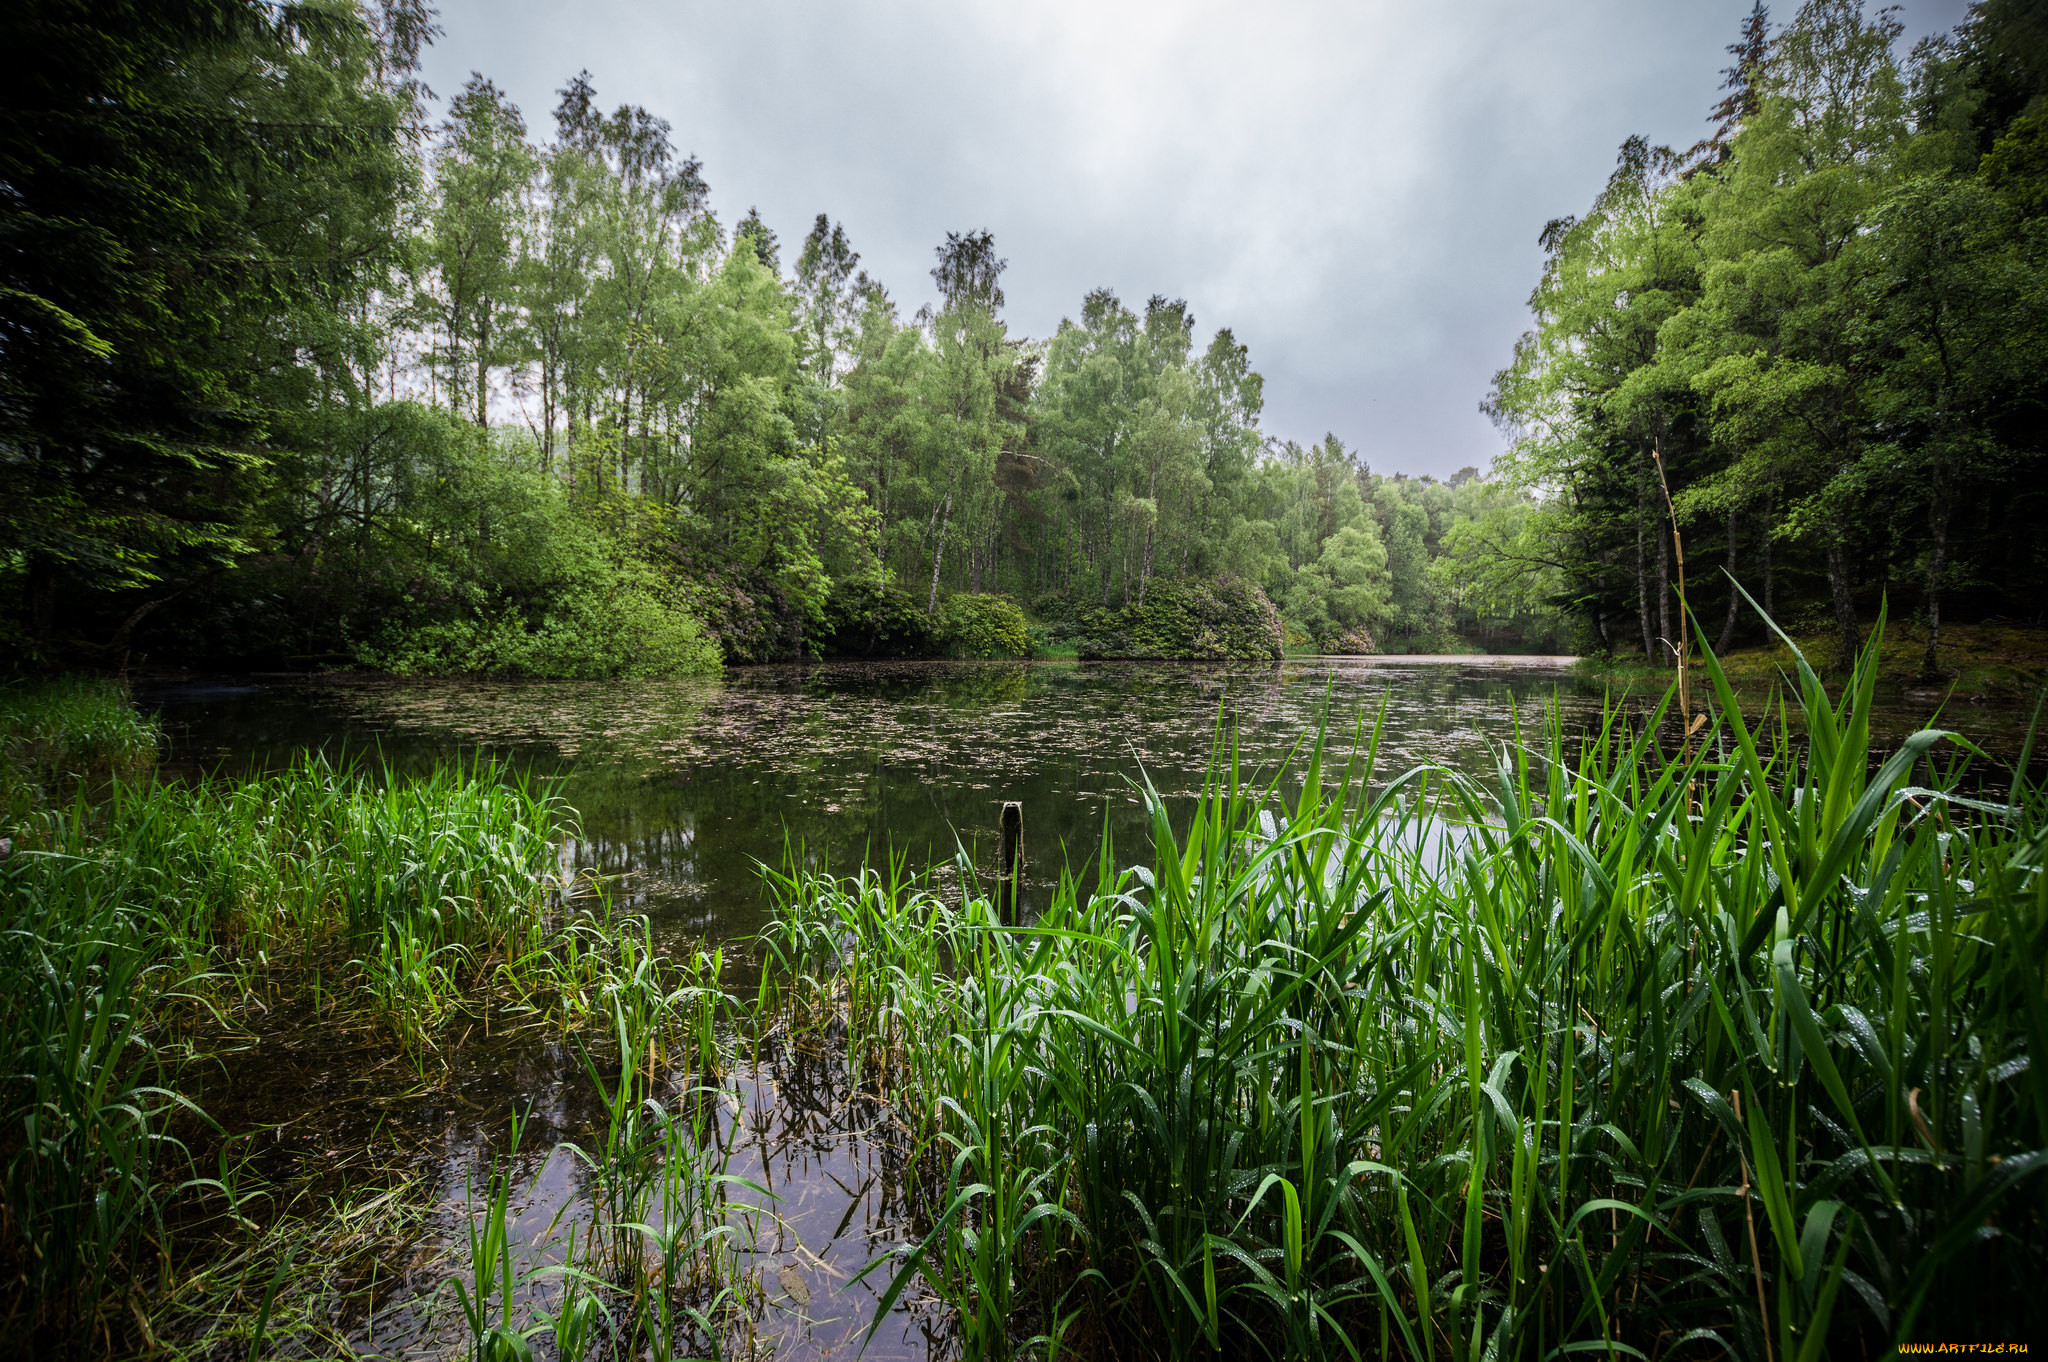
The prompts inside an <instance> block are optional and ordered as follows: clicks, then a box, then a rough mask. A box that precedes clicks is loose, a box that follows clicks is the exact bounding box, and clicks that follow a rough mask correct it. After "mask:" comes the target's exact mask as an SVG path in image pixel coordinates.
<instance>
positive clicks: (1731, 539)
mask: <svg viewBox="0 0 2048 1362" xmlns="http://www.w3.org/2000/svg"><path fill="white" fill-rule="evenodd" d="M1741 605H1742V593H1741V592H1739V591H1737V590H1736V589H1735V512H1733V511H1730V512H1729V513H1728V618H1727V620H1726V622H1724V623H1723V624H1722V625H1721V637H1719V638H1717V639H1715V640H1714V651H1715V652H1717V653H1725V652H1727V651H1728V645H1729V644H1731V643H1733V642H1734V641H1735V621H1736V618H1737V614H1738V611H1739V608H1740V607H1741Z"/></svg>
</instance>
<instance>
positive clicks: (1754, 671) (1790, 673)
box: [1573, 621, 2048, 704]
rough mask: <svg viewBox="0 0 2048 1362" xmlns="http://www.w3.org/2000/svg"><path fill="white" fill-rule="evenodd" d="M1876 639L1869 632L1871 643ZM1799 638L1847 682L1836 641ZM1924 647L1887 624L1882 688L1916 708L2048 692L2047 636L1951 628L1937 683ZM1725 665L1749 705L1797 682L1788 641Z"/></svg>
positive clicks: (1604, 670) (1631, 664) (1656, 684)
mask: <svg viewBox="0 0 2048 1362" xmlns="http://www.w3.org/2000/svg"><path fill="white" fill-rule="evenodd" d="M1870 633H1871V631H1870V630H1869V629H1868V628H1866V629H1865V631H1864V637H1865V639H1866V641H1868V639H1869V637H1870ZM1793 638H1794V641H1795V642H1796V643H1797V644H1798V645H1799V648H1800V651H1801V652H1803V653H1805V655H1806V657H1807V659H1808V660H1809V661H1810V662H1812V663H1813V664H1814V665H1815V666H1816V667H1819V668H1820V670H1821V672H1822V674H1823V675H1824V676H1825V677H1826V679H1827V680H1828V681H1829V682H1830V683H1831V684H1840V683H1841V682H1842V681H1843V680H1844V679H1845V678H1844V677H1843V675H1842V674H1841V673H1840V672H1838V671H1834V670H1831V669H1830V668H1829V667H1828V666H1827V665H1826V662H1827V660H1828V659H1829V658H1831V657H1832V656H1833V654H1834V647H1835V640H1834V636H1833V635H1832V634H1828V633H1797V634H1794V635H1793ZM1926 645H1927V631H1926V628H1925V626H1924V625H1915V624H1913V623H1911V622H1910V621H1909V622H1906V623H1898V622H1893V623H1890V624H1887V625H1886V627H1885V639H1884V648H1883V653H1882V660H1881V662H1880V664H1879V671H1878V682H1879V684H1880V686H1882V687H1884V688H1886V689H1887V690H1889V691H1891V692H1893V693H1895V694H1898V695H1900V696H1903V697H1905V698H1907V699H1909V700H1913V701H1917V702H1932V701H1942V700H1947V701H1950V702H1962V703H1968V704H2011V703H2019V702H2028V701H2031V700H2032V699H2033V698H2034V697H2035V696H2036V694H2037V693H2038V692H2039V691H2040V689H2041V687H2042V686H2043V685H2048V629H2043V628H2037V627H2033V626H2027V625H2014V624H2000V623H1984V624H1945V625H1943V626H1942V630H1941V649H1940V670H1939V671H1938V672H1937V673H1936V675H1934V676H1933V677H1929V676H1927V675H1925V674H1924V673H1923V670H1922V660H1923V656H1924V652H1925V649H1926ZM1720 662H1721V666H1722V669H1723V671H1725V672H1726V674H1727V676H1728V679H1729V681H1730V682H1731V683H1732V684H1733V685H1734V687H1735V689H1736V691H1737V693H1738V694H1740V695H1742V696H1744V697H1745V698H1750V697H1756V698H1761V697H1762V696H1763V695H1764V694H1765V693H1767V692H1769V691H1770V690H1771V689H1772V688H1773V687H1776V688H1778V689H1780V690H1783V689H1785V688H1786V687H1787V684H1788V682H1789V681H1790V679H1791V678H1792V677H1794V676H1795V675H1796V674H1797V661H1796V659H1795V658H1794V657H1793V654H1792V649H1791V648H1790V647H1788V646H1786V644H1785V642H1784V641H1783V640H1782V639H1773V640H1772V642H1771V643H1769V644H1768V645H1754V646H1750V647H1743V648H1736V649H1732V650H1731V651H1730V652H1729V653H1728V654H1727V655H1726V656H1724V657H1722V658H1721V659H1720ZM1573 670H1574V672H1576V673H1577V674H1578V675H1579V676H1580V677H1582V678H1584V679H1585V680H1587V681H1590V682H1595V683H1598V684H1602V685H1607V686H1612V687H1614V688H1615V689H1617V690H1625V691H1643V690H1655V691H1661V690H1662V689H1664V688H1665V687H1666V686H1669V685H1670V684H1671V680H1672V669H1671V668H1669V667H1659V666H1653V665H1651V664H1649V663H1646V662H1643V661H1642V660H1641V659H1640V658H1617V657H1612V656H1609V657H1584V658H1580V659H1578V660H1577V662H1576V664H1575V665H1574V667H1573ZM1692 671H1693V676H1694V677H1695V680H1694V684H1695V685H1696V686H1704V685H1705V684H1706V664H1705V663H1704V662H1703V661H1702V660H1700V659H1699V658H1697V657H1696V658H1694V659H1693V667H1692ZM1702 693H1704V691H1702Z"/></svg>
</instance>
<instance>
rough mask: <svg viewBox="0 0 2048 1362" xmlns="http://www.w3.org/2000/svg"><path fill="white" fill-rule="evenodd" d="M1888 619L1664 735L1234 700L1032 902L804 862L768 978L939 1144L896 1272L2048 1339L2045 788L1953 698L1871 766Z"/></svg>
mask: <svg viewBox="0 0 2048 1362" xmlns="http://www.w3.org/2000/svg"><path fill="white" fill-rule="evenodd" d="M1877 662H1878V655H1877V647H1876V644H1875V643H1873V644H1872V646H1871V647H1870V649H1869V650H1868V651H1866V653H1865V654H1864V656H1863V659H1862V661H1861V662H1860V664H1859V665H1858V667H1857V669H1856V672H1855V674H1854V675H1853V676H1852V677H1851V678H1850V681H1849V684H1848V686H1847V689H1846V691H1845V692H1844V693H1843V694H1842V696H1841V698H1840V701H1839V702H1836V701H1834V700H1831V699H1830V697H1829V694H1828V692H1827V691H1826V690H1825V689H1824V688H1823V687H1822V685H1821V683H1820V681H1819V679H1818V678H1817V677H1816V676H1815V675H1814V674H1813V672H1812V670H1811V669H1810V668H1808V667H1806V666H1805V664H1804V661H1803V659H1802V658H1797V657H1796V654H1795V665H1797V667H1798V673H1799V687H1800V689H1799V694H1798V696H1797V700H1798V704H1799V707H1800V709H1801V711H1803V713H1802V714H1801V715H1799V716H1795V715H1793V714H1792V713H1790V712H1788V710H1787V709H1786V708H1785V707H1783V706H1780V707H1779V708H1778V711H1777V714H1776V716H1775V717H1774V718H1772V719H1770V720H1769V721H1767V722H1766V723H1764V724H1763V725H1761V726H1759V727H1754V728H1753V727H1752V726H1750V725H1749V724H1748V723H1746V722H1745V721H1744V719H1743V717H1742V715H1741V712H1740V709H1739V707H1738V706H1737V705H1736V703H1735V697H1734V694H1733V692H1732V691H1731V689H1730V687H1729V684H1728V682H1727V680H1726V678H1725V676H1724V675H1723V674H1722V673H1721V672H1720V670H1719V669H1718V668H1717V667H1714V666H1713V665H1712V663H1711V662H1710V663H1709V664H1708V669H1709V674H1710V676H1711V679H1712V682H1713V686H1714V690H1715V695H1716V699H1717V703H1716V704H1715V706H1714V707H1713V713H1712V714H1711V715H1710V716H1701V718H1700V720H1699V722H1698V723H1697V724H1695V725H1691V726H1690V728H1691V731H1689V732H1688V733H1687V734H1686V735H1685V737H1684V739H1683V741H1682V742H1681V743H1680V745H1679V747H1678V750H1676V751H1673V750H1670V749H1668V748H1665V747H1661V746H1660V745H1659V740H1658V737H1657V734H1658V733H1659V732H1660V731H1664V732H1669V731H1670V730H1669V728H1662V729H1660V725H1661V724H1663V722H1664V721H1665V719H1666V718H1667V717H1668V716H1667V714H1666V712H1665V710H1662V709H1660V710H1659V711H1658V713H1657V714H1656V715H1654V716H1652V718H1651V719H1650V721H1649V722H1648V723H1646V724H1643V725H1635V726H1632V725H1630V724H1628V723H1626V722H1625V721H1624V720H1623V718H1622V717H1621V716H1620V714H1619V713H1618V712H1616V713H1613V714H1610V716H1609V719H1608V722H1607V723H1606V724H1605V725H1604V726H1603V727H1601V728H1600V729H1599V731H1597V732H1592V733H1587V734H1583V735H1579V734H1567V733H1566V732H1564V731H1563V730H1562V727H1561V725H1559V724H1557V723H1556V722H1553V723H1552V724H1551V725H1550V726H1549V727H1548V729H1547V730H1545V731H1542V732H1540V733H1538V734H1536V735H1535V736H1534V738H1533V740H1532V741H1530V742H1527V743H1524V744H1520V745H1516V746H1512V747H1509V748H1507V749H1504V750H1503V751H1502V752H1501V753H1500V754H1499V760H1498V764H1497V767H1496V769H1495V771H1494V772H1493V773H1492V775H1491V776H1490V777H1488V778H1487V779H1484V780H1480V779H1474V778H1470V777H1468V776H1465V775H1462V774H1459V773H1457V772H1453V771H1449V770H1442V769H1429V768H1422V769H1417V770H1413V771H1409V772H1406V773H1404V774H1401V775H1400V776H1398V777H1397V778H1395V779H1393V780H1391V781H1389V782H1386V783H1385V784H1384V785H1383V786H1382V787H1380V788H1377V790H1375V787H1374V785H1373V779H1374V774H1375V773H1374V772H1373V770H1372V758H1371V752H1372V750H1373V745H1372V744H1368V745H1367V746H1366V749H1365V750H1366V753H1367V755H1366V756H1365V758H1364V759H1363V760H1362V761H1361V762H1360V763H1358V764H1356V765H1354V766H1352V767H1350V768H1349V769H1345V770H1342V771H1339V770H1334V769H1328V768H1327V767H1326V765H1325V763H1324V761H1323V760H1322V756H1321V748H1320V745H1318V746H1317V747H1316V748H1315V749H1314V750H1312V751H1310V752H1309V753H1308V754H1307V755H1306V757H1305V759H1304V761H1303V762H1302V764H1301V765H1300V767H1299V769H1298V771H1297V773H1296V774H1297V775H1298V777H1299V791H1298V793H1290V790H1291V789H1292V788H1293V787H1292V785H1291V784H1290V783H1284V782H1283V781H1282V779H1280V778H1279V777H1273V778H1269V779H1267V780H1266V781H1264V782H1262V783H1254V782H1252V781H1249V780H1247V779H1246V778H1245V775H1244V773H1243V772H1242V771H1240V769H1239V768H1238V765H1237V763H1236V761H1235V760H1234V757H1233V755H1232V752H1231V751H1230V750H1229V748H1228V747H1227V746H1225V745H1224V744H1222V743H1221V742H1219V746H1218V753H1217V757H1216V759H1215V761H1214V762H1213V764H1212V767H1211V771H1210V774H1209V778H1208V780H1207V783H1206V785H1205V787H1204V789H1203V791H1202V793H1201V795H1200V796H1199V797H1198V798H1197V799H1196V800H1195V801H1194V806H1193V808H1192V810H1191V811H1189V812H1188V813H1187V815H1186V817H1185V821H1184V822H1183V821H1181V820H1179V819H1176V818H1174V817H1170V816H1169V810H1168V806H1167V804H1166V802H1165V801H1164V800H1162V799H1161V798H1160V796H1159V795H1158V794H1157V792H1156V791H1154V790H1152V789H1151V788H1150V786H1149V785H1147V786H1146V787H1145V788H1144V795H1145V798H1146V799H1147V801H1148V804H1149V807H1150V809H1151V814H1152V848H1151V855H1150V857H1149V858H1147V859H1145V860H1143V861H1140V862H1138V863H1136V864H1132V865H1129V866H1120V865H1119V863H1118V862H1117V860H1116V858H1115V853H1114V850H1113V848H1110V847H1108V846H1105V847H1104V848H1103V851H1102V853H1101V863H1100V866H1099V867H1098V869H1097V879H1096V888H1095V889H1094V891H1093V892H1092V893H1089V894H1086V895H1084V894H1083V893H1082V892H1081V890H1080V888H1079V886H1078V883H1077V881H1076V879H1075V878H1074V877H1073V876H1071V875H1070V876H1068V877H1067V879H1066V880H1065V882H1064V883H1063V884H1062V885H1061V887H1060V889H1059V891H1058V892H1057V893H1056V894H1055V895H1054V896H1053V898H1052V901H1051V904H1050V906H1049V907H1048V908H1047V909H1046V911H1045V912H1044V914H1043V915H1042V916H1041V917H1040V918H1039V919H1038V920H1037V921H1036V922H1034V923H1031V924H1030V925H1028V926H1022V927H1018V926H1013V925H1009V924H1005V923H1003V922H1001V921H999V920H998V919H997V918H996V916H995V914H994V913H993V911H992V909H991V906H990V904H989V903H988V901H987V900H985V899H980V898H971V897H970V898H968V899H966V900H965V901H961V900H959V899H955V898H951V897H949V896H947V895H946V894H944V893H943V892H942V891H941V889H940V888H939V887H938V885H937V882H936V881H935V880H933V879H930V878H927V877H921V876H910V875H907V874H905V873H904V872H903V868H902V867H901V866H900V865H896V866H893V867H891V869H890V871H889V873H887V874H882V873H876V872H863V873H862V874H860V875H858V876H855V877H853V878H850V879H836V878H833V877H831V876H829V875H826V874H821V873H814V872H810V871H805V870H802V869H799V868H796V867H795V866H794V865H792V867H790V868H787V869H785V870H784V871H783V872H781V873H778V874H774V875H772V876H771V880H772V883H773V886H774V888H775V890H776V892H777V894H778V897H779V901H780V902H779V910H778V917H777V922H776V924H775V926H774V927H773V929H772V930H771V931H770V933H769V934H768V938H767V942H768V945H769V947H770V949H771V952H772V954H773V955H774V956H775V957H776V958H777V959H778V960H779V961H780V963H781V965H782V967H783V968H782V970H781V972H780V974H779V975H778V976H777V978H776V980H775V981H774V982H773V983H764V985H763V989H762V1004H763V1007H764V1009H766V1010H768V1011H773V1012H777V1013H779V1014H780V1015H781V1016H782V1017H783V1018H785V1022H784V1024H786V1025H789V1026H791V1027H793V1028H797V1029H804V1028H811V1029H814V1030H817V1031H819V1032H823V1033H827V1034H831V1035H835V1036H837V1035H843V1037H844V1043H845V1044H846V1046H847V1047H848V1051H849V1059H850V1061H851V1063H852V1065H853V1066H854V1068H855V1070H856V1071H857V1072H860V1073H862V1074H863V1075H864V1077H865V1080H866V1082H867V1083H868V1084H869V1086H870V1088H871V1090H873V1091H874V1092H876V1093H877V1094H878V1095H880V1096H882V1097H883V1098H884V1099H885V1100H887V1101H888V1102H889V1103H890V1104H891V1105H892V1107H893V1108H894V1110H895V1111H896V1112H897V1113H899V1115H900V1117H901V1119H902V1120H904V1121H905V1122H906V1123H907V1124H908V1125H909V1126H910V1127H911V1128H912V1129H913V1130H914V1132H915V1133H916V1136H917V1139H918V1141H919V1149H920V1151H921V1155H920V1165H921V1168H922V1174H921V1178H920V1180H919V1185H918V1187H917V1189H916V1192H915V1195H916V1197H917V1199H918V1203H919V1206H920V1214H921V1224H922V1226H923V1229H922V1231H921V1234H920V1237H919V1238H917V1239H916V1240H915V1241H914V1242H912V1243H907V1244H905V1245H904V1246H903V1248H902V1249H901V1250H900V1252H899V1253H897V1254H895V1255H892V1256H889V1257H887V1258H885V1259H882V1260H878V1262H877V1263H876V1264H875V1265H874V1267H873V1269H872V1270H874V1271H880V1272H886V1273H890V1274H893V1278H894V1280H893V1283H892V1286H891V1289H890V1292H889V1295H888V1297H887V1300H886V1301H885V1307H884V1308H885V1309H886V1308H887V1304H888V1303H892V1302H893V1301H894V1299H895V1298H896V1296H897V1294H898V1293H900V1292H901V1291H902V1290H903V1289H904V1288H905V1287H906V1286H907V1285H908V1284H909V1282H910V1281H911V1280H912V1279H913V1278H914V1277H916V1276H919V1275H921V1276H922V1277H923V1278H924V1279H925V1281H927V1282H928V1283H929V1285H930V1286H931V1288H932V1289H934V1290H935V1291H937V1292H938V1293H939V1294H940V1295H941V1296H943V1297H944V1298H946V1299H947V1300H949V1301H950V1302H951V1303H953V1305H954V1306H955V1307H956V1308H957V1310H958V1312H959V1318H960V1341H961V1344H962V1346H963V1350H964V1352H965V1353H966V1355H967V1356H969V1357H973V1358H990V1357H992V1358H1001V1357H1007V1356H1011V1355H1015V1354H1018V1353H1030V1354H1033V1355H1043V1356H1046V1357H1051V1356H1054V1355H1066V1354H1078V1355H1082V1356H1096V1357H1109V1356H1116V1357H1166V1358H1183V1357H1205V1356H1236V1355H1242V1354H1245V1353H1247V1352H1251V1351H1258V1352H1262V1353H1264V1354H1265V1355H1268V1356H1274V1357H1285V1358H1316V1357H1354V1358H1355V1357H1365V1356H1400V1357H1407V1358H1417V1359H1435V1358H1438V1357H1443V1358H1467V1357H1473V1358H1476V1357H1481V1356H1484V1357H1487V1358H1516V1357H1521V1358H1532V1359H1533V1358H1548V1357H1553V1356H1560V1355H1563V1354H1568V1353H1576V1352H1591V1353H1596V1354H1601V1355H1605V1356H1609V1357H1614V1356H1622V1355H1627V1356H1638V1357H1666V1356H1686V1357H1710V1356H1724V1355H1725V1356H1734V1357H1741V1358H1757V1359H1762V1360H1763V1362H1809V1360H1810V1359H1813V1358H1817V1357H1821V1356H1826V1355H1831V1354H1832V1355H1854V1356H1874V1355H1877V1354H1879V1353H1882V1352H1884V1351H1886V1349H1887V1347H1888V1345H1890V1344H1891V1343H1893V1342H1896V1341H1905V1340H1919V1339H1929V1338H1933V1339H1939V1338H1975V1339H1984V1338H1992V1339H2000V1338H2003V1339H2009V1340H2021V1339H2025V1338H2028V1337H2037V1336H2040V1335H2041V1334H2042V1333H2043V1331H2044V1328H2048V1318H2044V1307H2043V1305H2042V1298H2041V1296H2040V1295H2039V1293H2038V1290H2037V1289H2036V1284H2037V1283H2038V1281H2039V1280H2040V1278H2041V1276H2042V1274H2043V1273H2044V1271H2048V1223H2044V1222H2048V1198H2044V1185H2048V1184H2044V1179H2043V1178H2042V1177H2041V1176H2040V1175H2041V1173H2042V1172H2043V1170H2044V1169H2048V1072H2044V1071H2042V1070H2040V1069H2037V1068H2035V1067H2034V1066H2033V1065H2032V1063H2031V1057H2032V1055H2033V1054H2034V1052H2035V1051H2037V1050H2040V1049H2042V1048H2043V1046H2044V1045H2048V989H2044V982H2043V974H2042V972H2041V968H2040V962H2041V961H2042V960H2043V959H2048V877H2044V875H2043V873H2042V859H2043V853H2044V850H2048V821H2044V814H2048V803H2044V800H2043V797H2042V792H2041V791H2040V790H2039V789H2038V788H2037V787H2035V786H2034V785H2032V784H2030V783H2028V781H2027V780H2026V778H2025V776H2024V775H2023V774H2021V775H2015V776H2014V777H2013V778H2012V782H2011V786H2010V789H2009V792H2008V793H2007V795H2006V797H2005V798H2003V799H2000V800H1995V801H1994V800H1986V799H1982V798H1965V797H1963V796H1962V795H1961V794H1959V793H1957V792H1956V791H1957V789H1958V788H1959V785H1958V782H1959V780H1960V778H1961V769H1960V766H1961V757H1962V755H1963V753H1962V752H1961V749H1960V746H1959V745H1958V744H1957V743H1956V741H1955V740H1954V739H1952V738H1951V737H1950V735H1946V734H1943V733H1941V732H1938V731H1935V730H1927V731H1924V732H1921V733H1918V734H1915V735H1913V736H1912V737H1911V738H1910V739H1908V740H1907V741H1906V742H1905V743H1904V744H1903V745H1902V746H1901V747H1900V748H1899V749H1898V750H1897V751H1895V752H1893V753H1891V754H1890V755H1889V756H1885V757H1884V758H1883V760H1882V761H1881V762H1879V761H1875V760H1874V759H1873V757H1874V754H1873V752H1872V750H1871V747H1870V733H1869V728H1868V724H1869V714H1870V709H1871V699H1872V691H1873V687H1874V685H1875V682H1876V679H1877V672H1878V666H1877ZM1670 703H1671V701H1670V700H1669V699H1667V701H1666V705H1667V706H1669V705H1670ZM1795 720H1796V721H1795ZM1681 726H1683V725H1681ZM2029 755H2030V753H2029V754H2026V755H2023V756H2022V758H2021V760H2020V762H2019V764H2018V767H2017V770H2018V771H2019V772H2022V773H2024V772H2025V771H2026V769H2027V761H2028V756H2029ZM1873 768H1874V769H1873ZM1970 788H1972V789H1980V785H1973V786H1971V787H1970ZM961 870H962V874H961V877H960V881H959V882H960V883H965V884H972V883H974V877H973V872H972V867H971V866H967V865H964V864H963V866H962V867H961ZM878 1322H879V1316H878Z"/></svg>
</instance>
